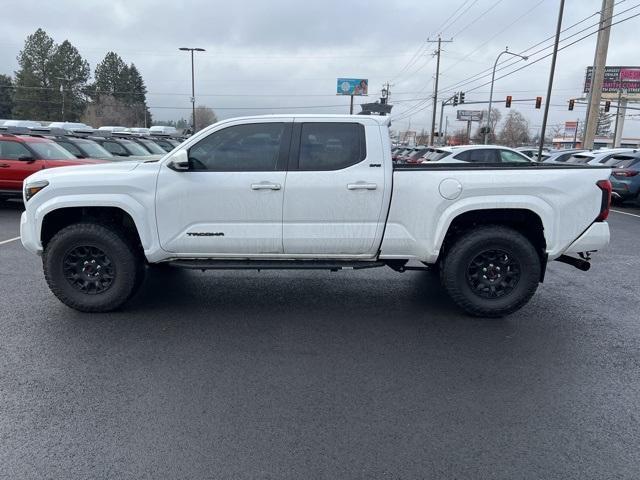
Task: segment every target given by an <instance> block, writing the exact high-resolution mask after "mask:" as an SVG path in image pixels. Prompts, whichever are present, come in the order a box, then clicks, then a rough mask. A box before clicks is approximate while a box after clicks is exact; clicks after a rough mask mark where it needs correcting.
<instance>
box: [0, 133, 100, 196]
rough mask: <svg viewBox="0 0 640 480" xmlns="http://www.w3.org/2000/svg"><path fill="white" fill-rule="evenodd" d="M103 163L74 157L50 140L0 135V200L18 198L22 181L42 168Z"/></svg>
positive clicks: (20, 193) (7, 134) (8, 134)
mask: <svg viewBox="0 0 640 480" xmlns="http://www.w3.org/2000/svg"><path fill="white" fill-rule="evenodd" d="M92 163H105V162H104V161H102V160H93V159H86V158H83V159H82V160H80V159H78V158H76V157H75V156H74V155H72V154H71V153H69V152H68V151H67V150H65V149H64V148H62V147H61V146H60V145H58V144H57V143H55V142H54V141H52V140H49V139H47V138H41V137H31V136H22V135H14V134H10V133H3V132H0V198H22V182H23V180H24V179H25V178H27V177H28V176H29V175H31V174H32V173H35V172H37V171H38V170H42V169H43V168H52V167H63V166H67V165H86V164H92Z"/></svg>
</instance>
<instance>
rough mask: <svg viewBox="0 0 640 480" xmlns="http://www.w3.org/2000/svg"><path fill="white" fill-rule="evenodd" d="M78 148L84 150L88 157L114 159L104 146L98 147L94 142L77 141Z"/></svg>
mask: <svg viewBox="0 0 640 480" xmlns="http://www.w3.org/2000/svg"><path fill="white" fill-rule="evenodd" d="M76 142H77V143H78V146H79V147H80V148H82V150H84V153H85V155H86V156H87V157H91V158H108V159H110V160H112V159H113V155H111V153H109V151H108V150H106V149H105V148H104V147H103V146H102V145H98V144H97V143H96V142H94V141H93V140H76Z"/></svg>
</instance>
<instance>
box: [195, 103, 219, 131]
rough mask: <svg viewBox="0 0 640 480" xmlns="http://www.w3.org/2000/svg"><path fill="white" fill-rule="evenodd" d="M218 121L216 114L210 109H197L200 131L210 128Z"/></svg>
mask: <svg viewBox="0 0 640 480" xmlns="http://www.w3.org/2000/svg"><path fill="white" fill-rule="evenodd" d="M217 121H218V117H217V116H216V113H215V112H214V111H213V110H212V109H211V108H209V107H205V106H204V105H198V106H197V107H196V126H197V127H198V130H202V129H203V128H204V127H208V126H209V125H212V124H214V123H216V122H217Z"/></svg>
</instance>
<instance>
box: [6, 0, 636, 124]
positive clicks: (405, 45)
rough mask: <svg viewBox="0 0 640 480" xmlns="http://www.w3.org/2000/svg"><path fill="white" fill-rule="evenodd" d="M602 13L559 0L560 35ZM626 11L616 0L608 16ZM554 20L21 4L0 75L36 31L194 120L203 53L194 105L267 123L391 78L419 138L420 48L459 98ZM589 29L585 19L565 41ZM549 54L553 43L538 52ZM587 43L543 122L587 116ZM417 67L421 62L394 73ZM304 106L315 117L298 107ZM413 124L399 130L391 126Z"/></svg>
mask: <svg viewBox="0 0 640 480" xmlns="http://www.w3.org/2000/svg"><path fill="white" fill-rule="evenodd" d="M469 6H470V8H469V9H468V10H465V9H466V8H467V7H469ZM629 6H631V5H629ZM599 8H600V1H599V0H583V1H580V2H568V3H567V7H566V12H565V20H564V25H565V26H569V25H571V24H573V23H575V22H577V21H579V20H581V19H583V18H585V17H588V16H590V15H592V14H594V13H595V12H596V11H597V10H598V9H599ZM625 8H628V6H627V5H626V3H623V4H621V5H619V6H617V7H616V12H620V11H622V10H623V9H625ZM25 12H29V14H28V15H25ZM635 12H636V11H631V12H630V13H635ZM556 15H557V2H556V1H553V0H542V1H539V0H529V1H526V2H523V1H522V0H479V1H476V2H472V1H469V0H467V1H465V0H452V1H451V2H425V1H424V0H398V1H394V2H388V1H382V0H369V1H361V2H345V1H344V0H321V1H315V2H311V1H302V0H269V1H266V0H265V1H262V0H261V1H258V0H252V1H250V0H236V1H233V2H229V1H224V2H223V1H219V0H215V1H210V0H209V1H207V0H191V1H181V2H177V1H171V2H168V1H158V0H155V1H151V0H136V1H135V2H134V1H123V0H111V1H110V2H106V3H105V2H98V1H83V2H77V1H72V0H57V1H56V2H42V1H36V0H25V1H23V2H22V3H21V6H20V8H7V9H4V10H3V26H4V28H3V29H2V31H0V45H1V48H0V65H2V66H3V68H2V70H3V72H2V73H11V72H13V71H14V70H15V69H16V68H17V62H16V60H15V56H16V55H17V53H18V52H19V50H20V48H21V47H22V45H23V42H24V38H25V37H26V36H27V35H28V34H30V33H32V32H33V31H34V30H35V29H36V28H38V27H42V28H44V29H45V30H46V31H47V32H48V33H49V34H50V35H52V36H53V37H54V38H55V39H56V41H58V42H61V41H62V40H64V39H67V38H68V39H69V40H70V41H71V42H72V43H73V44H74V45H75V46H76V47H77V48H78V49H79V50H80V52H81V53H82V55H83V56H85V58H87V60H88V61H89V62H90V64H91V66H92V67H94V66H95V65H96V63H97V62H99V61H100V60H101V59H102V57H103V56H104V55H105V53H106V52H107V51H109V50H114V51H116V52H118V53H119V54H120V55H121V56H122V57H123V58H124V59H125V61H127V62H134V63H135V64H136V65H137V66H138V68H139V70H140V71H141V73H142V75H143V76H144V79H145V82H146V84H147V87H148V90H149V97H148V100H149V104H150V105H151V107H152V108H151V110H152V113H153V115H154V117H156V118H159V119H169V118H179V117H181V116H185V117H186V116H187V115H188V114H189V98H190V95H191V94H190V88H191V85H190V74H191V72H190V59H189V55H188V54H186V53H185V52H179V51H178V50H177V49H178V47H181V46H198V47H203V48H205V49H206V50H207V51H206V52H204V53H202V54H197V56H196V97H197V102H198V103H199V104H204V105H208V106H211V107H213V108H214V109H216V111H217V113H218V115H219V117H221V118H225V117H228V116H237V115H242V114H254V113H269V112H270V110H269V109H273V110H272V111H286V110H287V109H290V110H292V111H294V112H305V113H310V112H314V111H318V112H331V113H341V112H347V110H348V101H347V99H344V98H340V97H336V96H335V95H334V92H335V83H336V82H335V79H336V78H337V77H340V76H354V77H363V78H368V79H369V81H370V92H371V93H376V92H377V91H379V89H380V88H381V87H382V84H383V83H384V82H386V81H387V80H393V87H392V92H393V94H392V103H393V102H394V101H396V104H395V107H394V111H395V112H398V113H401V112H403V111H407V110H408V109H409V108H410V107H412V106H415V105H420V108H422V107H428V108H426V109H424V110H420V109H419V108H414V110H416V112H417V113H415V115H414V116H412V117H411V124H412V126H415V127H417V128H422V127H428V125H429V123H430V118H431V117H430V106H429V105H430V102H428V101H420V100H415V99H420V98H425V97H428V96H429V95H431V93H432V83H431V80H432V78H433V74H434V66H435V62H433V61H432V60H430V59H431V55H430V53H431V52H432V50H433V44H428V45H427V44H426V43H425V41H426V40H427V39H429V38H430V39H433V38H435V37H436V36H437V35H438V33H441V34H442V36H443V38H446V39H449V38H451V37H453V40H454V42H453V43H447V44H446V45H445V46H444V47H443V50H444V51H443V54H442V76H441V82H440V84H441V87H442V88H443V95H446V94H447V93H449V94H450V93H451V92H452V91H454V90H456V88H450V87H455V85H456V84H457V83H459V82H460V81H462V80H464V79H466V78H468V77H470V76H471V75H473V74H475V73H478V72H482V71H483V70H487V69H489V68H490V67H491V66H492V64H493V61H494V59H495V57H496V55H497V54H498V52H500V51H501V50H502V49H504V47H505V46H507V45H508V46H509V47H510V48H511V50H512V51H521V50H524V49H525V48H527V47H530V46H531V45H534V44H536V43H538V42H540V41H541V40H543V39H545V38H548V37H550V36H552V35H553V33H554V29H555V22H556ZM627 15H628V14H627ZM627 15H621V16H620V17H621V18H622V17H624V16H627ZM447 20H448V22H447ZM597 20H598V18H597V16H595V15H594V16H592V17H591V18H590V19H589V20H588V21H586V22H584V23H583V24H581V25H579V26H578V27H576V28H575V29H574V30H571V31H569V32H567V34H566V35H568V34H571V33H573V32H574V31H576V30H579V29H580V28H584V27H587V26H589V25H593V24H596V23H597ZM637 26H638V22H637V20H632V21H629V22H627V23H626V24H623V25H620V26H616V27H614V30H613V32H612V36H611V45H610V49H609V62H608V63H609V64H634V63H636V62H637V58H636V57H637V55H636V51H637V49H636V45H635V43H636V42H635V36H636V35H635V30H636V29H637ZM594 28H595V27H593V28H591V30H593V29H594ZM585 33H588V32H585ZM576 38H577V37H576ZM547 45H550V42H547V43H544V44H543V45H541V46H540V47H539V48H542V47H544V46H547ZM594 45H595V36H594V37H591V38H589V39H587V40H585V41H582V42H580V43H579V44H577V45H575V46H573V47H571V48H569V49H567V50H564V51H562V52H561V53H560V56H559V60H558V66H557V74H556V78H555V83H554V85H555V89H554V95H553V97H552V103H553V104H554V106H553V107H552V110H551V117H550V121H551V123H557V122H563V121H564V120H574V119H575V118H576V117H577V116H580V115H583V111H582V110H580V111H577V110H576V111H574V112H568V111H567V109H566V107H565V106H564V105H566V102H567V100H568V99H569V98H571V97H575V96H577V95H579V94H580V92H581V87H582V81H583V77H584V71H585V68H586V66H588V65H591V64H592V62H593V52H594ZM416 52H419V55H418V56H417V57H415V55H414V54H415V53H416ZM469 54H471V55H469ZM414 57H415V58H414ZM412 59H415V60H416V61H415V62H413V63H411V64H410V65H409V67H408V68H403V67H405V66H406V65H407V64H408V63H410V60H412ZM517 66H520V65H517ZM514 68H515V67H514ZM508 71H509V70H505V72H508ZM548 72H549V61H548V60H543V61H541V62H539V63H536V64H535V65H532V66H531V67H528V68H525V69H523V70H522V71H520V72H518V73H516V74H513V75H511V76H509V77H506V78H504V79H500V80H498V81H497V82H496V86H495V90H496V94H495V98H496V102H497V104H498V105H503V101H504V97H506V95H508V94H511V95H512V96H513V97H514V99H522V98H525V99H526V98H534V97H536V96H544V95H545V94H546V85H547V80H548ZM498 76H499V75H498ZM489 79H490V78H489V77H487V76H485V77H482V78H480V79H479V80H477V81H475V82H471V83H469V84H468V85H462V86H460V87H458V89H461V90H464V89H468V90H470V91H469V93H468V94H467V101H469V102H471V101H474V100H486V99H487V98H488V86H485V87H481V88H478V89H477V90H474V91H471V89H472V88H473V87H475V86H478V85H481V84H482V83H485V82H486V81H488V80H489ZM370 100H372V97H369V98H368V99H362V101H370ZM517 105H518V106H517V107H516V108H518V109H519V110H520V111H522V113H523V114H524V115H525V116H527V118H528V119H529V121H530V123H531V125H532V127H533V128H534V129H535V127H536V125H539V124H540V123H541V119H542V111H541V110H535V109H534V108H533V104H531V105H523V104H522V103H517ZM305 106H306V107H310V108H307V109H303V108H295V107H305ZM311 107H313V108H311ZM408 111H409V112H411V110H408ZM445 115H446V116H449V117H450V118H451V119H453V118H454V116H455V111H454V109H453V108H451V109H447V110H445ZM408 121H409V118H407V119H405V120H402V121H400V122H399V126H401V127H402V126H406V124H407V123H408ZM634 123H635V122H631V121H627V124H626V127H625V134H626V135H629V134H630V133H636V134H637V133H638V132H637V131H638V128H637V126H636V125H635V124H634Z"/></svg>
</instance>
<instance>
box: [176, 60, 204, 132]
mask: <svg viewBox="0 0 640 480" xmlns="http://www.w3.org/2000/svg"><path fill="white" fill-rule="evenodd" d="M178 50H182V51H183V52H191V111H192V115H193V117H192V121H191V130H192V132H193V133H196V82H195V70H194V66H193V52H204V51H205V50H204V48H197V47H196V48H191V47H180V48H179V49H178Z"/></svg>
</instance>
